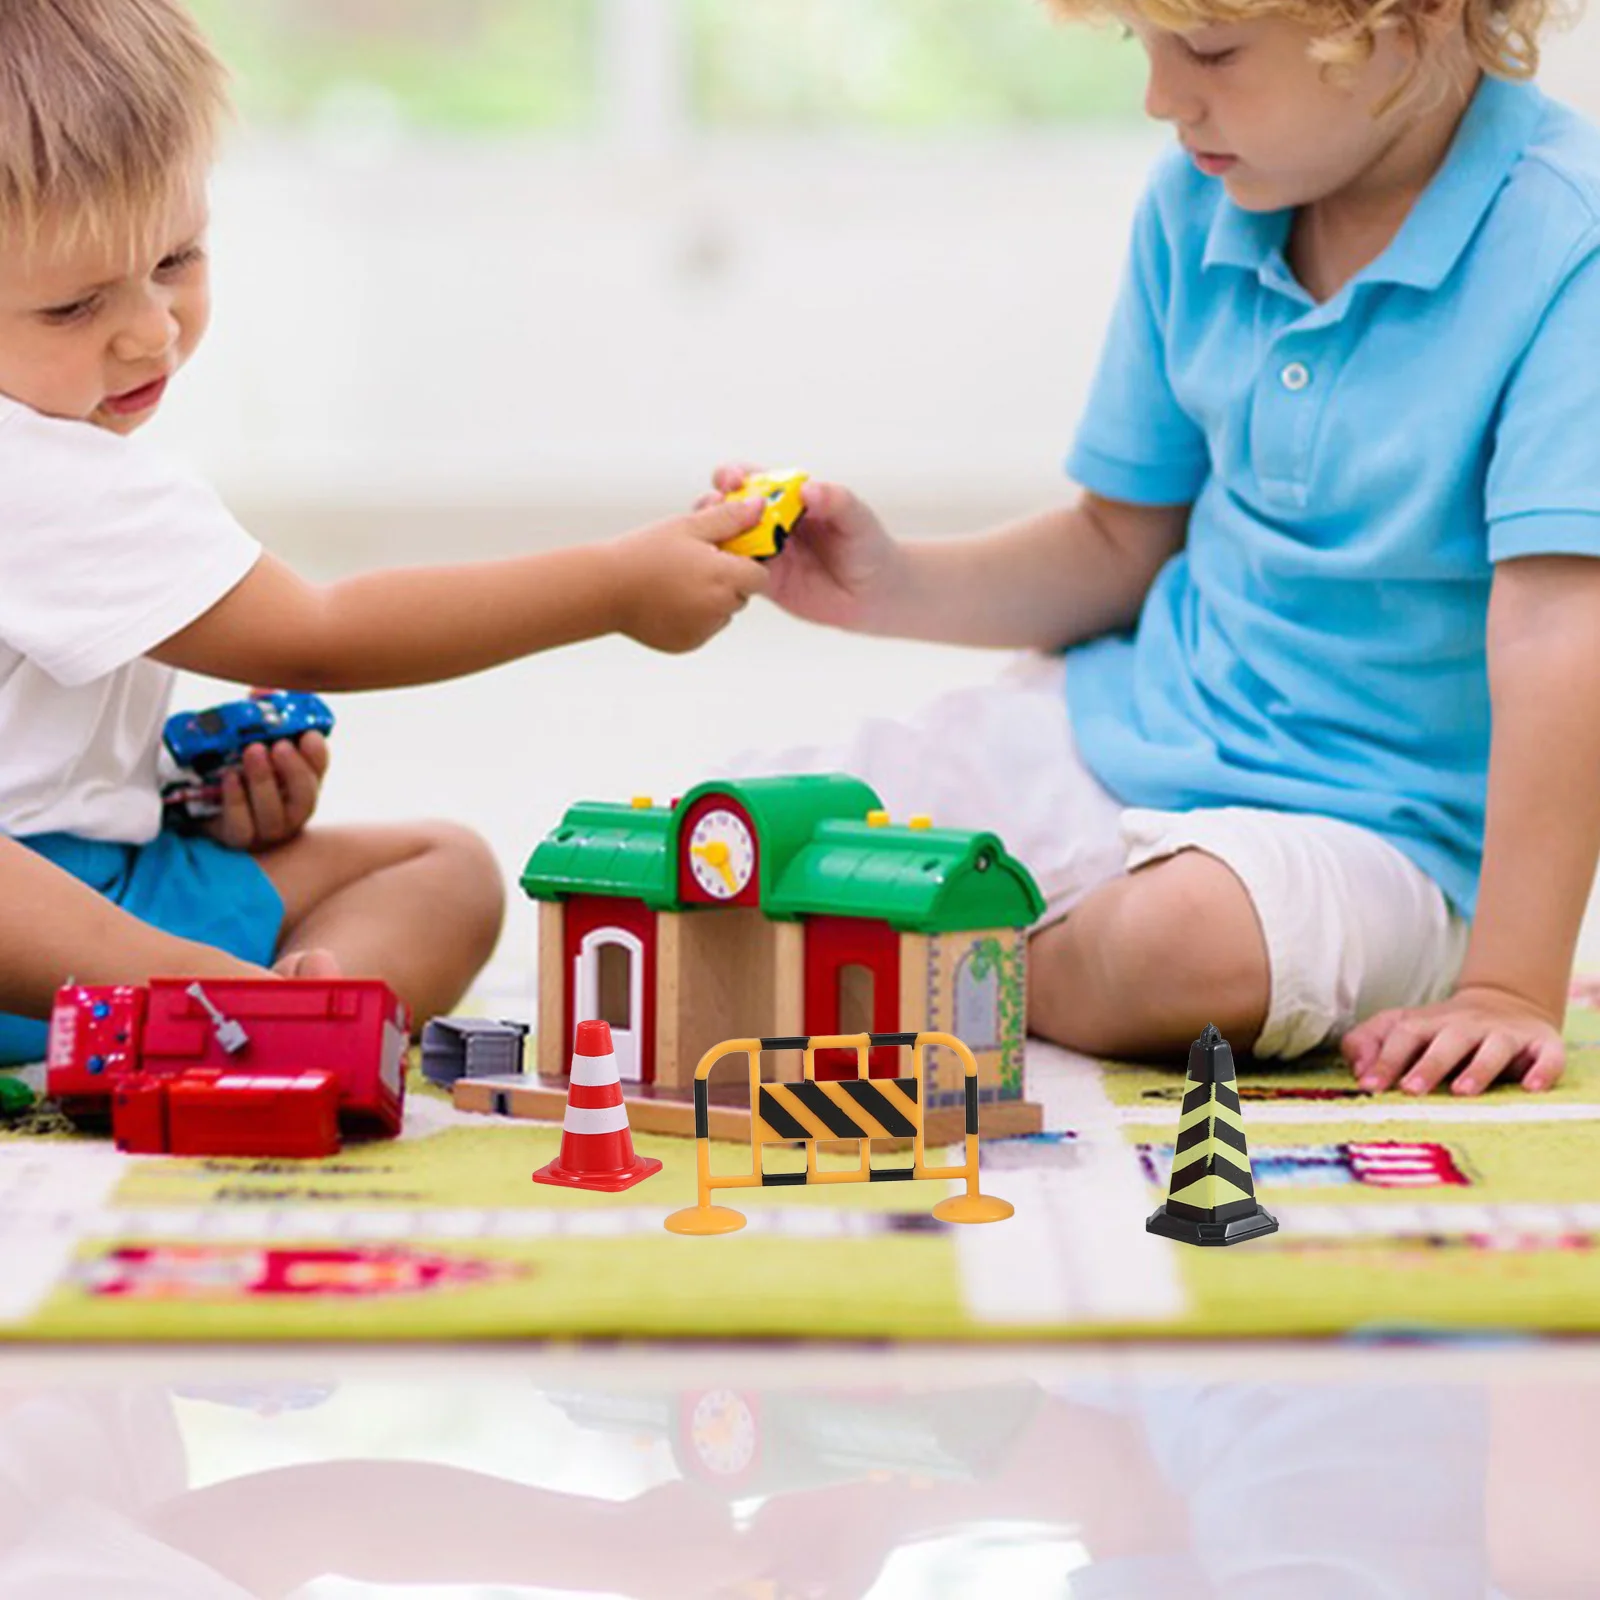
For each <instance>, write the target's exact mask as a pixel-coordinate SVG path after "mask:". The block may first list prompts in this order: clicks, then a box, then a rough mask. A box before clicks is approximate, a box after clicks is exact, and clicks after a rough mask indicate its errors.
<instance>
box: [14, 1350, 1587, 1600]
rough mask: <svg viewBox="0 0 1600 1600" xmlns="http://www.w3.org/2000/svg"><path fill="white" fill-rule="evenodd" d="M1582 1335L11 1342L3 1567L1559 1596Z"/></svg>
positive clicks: (1581, 1541) (1582, 1409)
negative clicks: (1455, 1340) (1048, 1344)
mask: <svg viewBox="0 0 1600 1600" xmlns="http://www.w3.org/2000/svg"><path fill="white" fill-rule="evenodd" d="M1597 1493H1600V1354H1597V1353H1596V1352H1595V1351H1593V1350H1591V1349H1589V1348H1588V1347H1578V1346H1571V1345H1567V1346H1532V1345H1529V1346H1517V1347H1502V1348H1498V1349H1476V1350H1469V1349H1465V1348H1461V1347H1453V1348H1437V1349H1377V1348H1365V1349H1357V1348H1340V1349H1305V1348H1288V1347H1276V1348H1275V1347H1265V1346H1263V1347H1256V1348H1249V1349H1234V1350H1231V1351H1221V1350H1218V1349H1216V1348H1213V1347H1197V1348H1194V1349H1179V1348H1173V1347H1167V1348H1164V1349H1156V1348H1145V1349H1142V1350H1121V1351H1106V1352H1094V1351H1083V1352H1075V1353H1072V1354H1063V1353H1059V1352H1036V1353H1032V1354H1029V1353H1005V1354H1000V1353H993V1352H988V1353H986V1352H978V1351H972V1352H959V1353H958V1352H923V1353H918V1354H914V1355H913V1354H908V1353H903V1352H895V1353H890V1352H872V1351H848V1350H841V1351H833V1352H827V1353H822V1352H817V1353H809V1352H806V1351H802V1350H799V1349H794V1350H760V1349H749V1348H747V1349H734V1350H707V1349H678V1350H665V1351H659V1352H649V1351H630V1350H607V1351H593V1352H583V1351H568V1352H551V1351H526V1352H519V1351H511V1350H501V1351H480V1352H478V1353H468V1352H464V1351H435V1352H424V1353H419V1352H411V1353H407V1354H387V1355H385V1354H377V1353H374V1354H372V1355H366V1356H364V1355H362V1354H360V1353H359V1352H339V1353H327V1354H322V1353H317V1352H306V1353H301V1354H295V1355H293V1356H288V1355H279V1354H274V1353H271V1352H262V1353H260V1354H255V1355H251V1354H244V1353H240V1354H229V1355H224V1354H213V1355H206V1354H197V1353H185V1354H172V1355H170V1356H166V1355H133V1354H127V1355H119V1354H104V1353H100V1354H91V1353H79V1354H77V1355H76V1356H64V1355H56V1356H48V1357H47V1356H37V1357H36V1356H33V1355H30V1354H28V1353H26V1352H13V1353H11V1354H9V1355H7V1356H6V1357H5V1358H4V1359H3V1360H0V1596H3V1597H5V1600H13V1597H18V1600H20V1597H30V1600H31V1597H34V1596H63V1597H68V1596H70V1597H72V1600H122V1597H144V1596H149V1597H158V1596H159V1597H163V1600H166V1597H181V1600H187V1597H191V1596H192V1597H195V1600H200V1597H217V1600H223V1597H234V1600H236V1597H240V1596H291V1595H292V1596H298V1597H305V1600H367V1597H374V1596H391V1595H392V1596H397V1597H398V1596H402V1595H404V1596H421V1597H425V1600H468V1597H474V1600H480V1597H481V1600H534V1597H545V1596H558V1595H585V1596H607V1597H609V1596H629V1597H640V1600H645V1597H649V1600H667V1597H672V1600H786V1597H793V1600H801V1597H805V1600H824V1597H827V1600H868V1597H870V1600H922V1597H926V1600H967V1597H972V1600H991V1597H993V1600H1002V1597H1003V1600H1036V1597H1038V1600H1042V1597H1045V1596H1050V1597H1072V1600H1097V1597H1112V1596H1115V1597H1119V1600H1144V1597H1150V1600H1157V1597H1159V1600H1178V1597H1203V1596H1213V1595H1215V1596H1218V1597H1222V1596H1226V1597H1228V1600H1240V1597H1257V1596H1259V1597H1261V1600H1299V1597H1302V1596H1304V1597H1307V1600H1335V1597H1337V1600H1344V1597H1349V1600H1358V1597H1372V1600H1378V1597H1384V1600H1468V1597H1472V1600H1477V1597H1485V1596H1504V1597H1507V1600H1579V1597H1583V1596H1593V1595H1596V1594H1600V1537H1597V1524H1596V1517H1595V1514H1594V1506H1595V1504H1596V1497H1597Z"/></svg>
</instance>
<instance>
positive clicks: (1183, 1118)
mask: <svg viewBox="0 0 1600 1600" xmlns="http://www.w3.org/2000/svg"><path fill="white" fill-rule="evenodd" d="M1145 1227H1146V1228H1148V1229H1149V1230H1150V1232H1151V1233H1159V1234H1161V1235H1163V1236H1164V1237H1165V1238H1168V1239H1178V1240H1180V1241H1182V1243H1184V1244H1238V1243H1239V1242H1240V1240H1242V1239H1253V1238H1255V1237H1256V1235H1257V1234H1262V1233H1276V1232H1277V1231H1278V1219H1277V1218H1276V1217H1274V1216H1273V1215H1272V1214H1271V1213H1270V1212H1268V1211H1264V1210H1263V1209H1262V1207H1261V1203H1260V1202H1259V1201H1258V1200H1257V1199H1256V1186H1255V1180H1254V1179H1253V1178H1252V1177H1251V1176H1250V1147H1249V1146H1248V1145H1247V1144H1246V1143H1245V1137H1244V1115H1243V1113H1242V1112H1241V1111H1240V1108H1239V1089H1238V1084H1237V1081H1236V1080H1235V1078H1234V1072H1233V1051H1232V1050H1230V1049H1229V1048H1228V1041H1227V1040H1226V1039H1224V1038H1223V1037H1222V1035H1221V1034H1220V1033H1218V1032H1217V1030H1216V1028H1215V1027H1214V1026H1208V1027H1207V1028H1206V1031H1205V1032H1204V1033H1202V1034H1201V1035H1200V1037H1199V1038H1198V1039H1196V1040H1195V1042H1194V1043H1193V1044H1192V1045H1190V1046H1189V1076H1188V1079H1187V1081H1186V1082H1185V1083H1184V1086H1183V1110H1182V1112H1181V1113H1180V1114H1179V1117H1178V1142H1177V1145H1176V1147H1175V1148H1174V1149H1173V1152H1172V1177H1171V1179H1170V1180H1169V1182H1168V1184H1167V1203H1166V1204H1165V1205H1164V1206H1162V1207H1161V1208H1160V1209H1159V1210H1157V1211H1154V1212H1152V1213H1151V1215H1150V1220H1149V1221H1148V1222H1147V1223H1145Z"/></svg>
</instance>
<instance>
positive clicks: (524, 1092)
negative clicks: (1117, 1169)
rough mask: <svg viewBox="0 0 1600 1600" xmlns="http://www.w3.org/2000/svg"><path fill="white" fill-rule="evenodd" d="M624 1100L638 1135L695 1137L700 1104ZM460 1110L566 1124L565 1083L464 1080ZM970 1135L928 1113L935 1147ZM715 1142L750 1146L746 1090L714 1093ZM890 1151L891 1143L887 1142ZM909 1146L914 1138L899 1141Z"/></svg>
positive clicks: (639, 1091)
mask: <svg viewBox="0 0 1600 1600" xmlns="http://www.w3.org/2000/svg"><path fill="white" fill-rule="evenodd" d="M622 1098H623V1099H624V1101H626V1103H627V1107H628V1126H629V1128H631V1129H632V1131H633V1132H634V1133H665V1134H671V1135H675V1136H676V1137H678V1138H682V1139H692V1138H693V1137H694V1101H693V1100H692V1099H686V1098H684V1097H683V1096H680V1095H676V1094H672V1093H669V1092H668V1091H666V1090H663V1089H657V1088H655V1087H654V1086H653V1085H651V1084H643V1083H625V1084H624V1085H623V1086H622ZM454 1099H455V1105H456V1110H458V1111H482V1112H488V1113H490V1114H491V1115H494V1116H501V1117H517V1118H521V1119H522V1120H524V1121H529V1122H560V1121H561V1119H562V1118H563V1117H564V1116H565V1115H566V1110H567V1085H566V1080H565V1079H564V1078H557V1079H549V1078H538V1077H534V1076H533V1075H531V1074H525V1075H523V1076H521V1077H512V1078H461V1079H458V1080H457V1082H456V1086H455V1091H454ZM978 1126H979V1128H980V1129H981V1131H982V1133H983V1136H984V1137H985V1138H988V1139H1004V1138H1010V1137H1013V1136H1015V1135H1017V1134H1023V1133H1038V1132H1040V1131H1041V1130H1042V1129H1043V1127H1044V1110H1043V1108H1042V1107H1041V1106H1037V1105H1035V1104H1034V1103H1033V1102H1032V1101H1031V1100H1006V1101H995V1102H991V1103H990V1104H988V1105H985V1106H983V1107H982V1108H981V1109H980V1110H979V1112H978ZM965 1131H966V1114H965V1112H964V1111H963V1110H962V1108H961V1107H960V1106H948V1107H942V1108H940V1109H938V1110H935V1111H931V1112H930V1113H929V1114H928V1120H927V1126H926V1128H925V1130H924V1139H925V1142H926V1143H927V1144H929V1145H944V1144H955V1143H957V1142H958V1141H959V1140H960V1139H961V1137H962V1136H963V1134H964V1133H965ZM711 1137H712V1138H713V1139H721V1140H726V1141H727V1142H728V1143H730V1144H749V1142H750V1104H749V1096H748V1094H747V1093H746V1092H745V1090H744V1087H743V1085H738V1086H731V1085H730V1086H729V1088H728V1089H725V1090H723V1091H722V1092H721V1093H719V1092H718V1088H717V1086H716V1085H715V1084H713V1085H712V1089H711ZM884 1143H885V1147H886V1148H887V1147H888V1144H889V1143H890V1141H884ZM893 1143H894V1144H895V1145H897V1146H907V1147H909V1145H910V1143H911V1141H910V1140H909V1139H902V1140H895V1141H893Z"/></svg>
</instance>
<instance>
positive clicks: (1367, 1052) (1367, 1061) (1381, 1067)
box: [1342, 1011, 1411, 1092]
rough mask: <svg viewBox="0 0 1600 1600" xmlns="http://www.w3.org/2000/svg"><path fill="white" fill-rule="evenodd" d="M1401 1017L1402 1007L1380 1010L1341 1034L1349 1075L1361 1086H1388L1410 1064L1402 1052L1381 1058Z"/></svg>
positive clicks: (1375, 1088)
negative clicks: (1343, 1036)
mask: <svg viewBox="0 0 1600 1600" xmlns="http://www.w3.org/2000/svg"><path fill="white" fill-rule="evenodd" d="M1405 1020H1406V1014H1405V1012H1403V1011H1382V1012H1379V1014H1378V1015H1377V1016H1375V1017H1369V1018H1368V1019H1367V1020H1366V1021H1365V1022H1363V1023H1362V1024H1361V1026H1360V1027H1359V1028H1352V1029H1351V1031H1350V1032H1349V1033H1347V1034H1346V1035H1345V1038H1344V1043H1343V1046H1342V1048H1343V1051H1344V1058H1345V1060H1346V1061H1347V1062H1348V1063H1349V1064H1350V1072H1351V1075H1352V1076H1353V1077H1354V1078H1355V1079H1356V1081H1357V1083H1359V1084H1360V1085H1361V1087H1362V1088H1363V1089H1370V1090H1372V1091H1374V1092H1381V1091H1382V1090H1385V1089H1389V1088H1392V1087H1393V1085H1394V1081H1395V1079H1396V1078H1398V1077H1399V1076H1400V1074H1401V1073H1402V1072H1404V1071H1405V1069H1406V1067H1407V1066H1409V1065H1410V1061H1411V1058H1410V1056H1409V1055H1406V1054H1404V1053H1400V1054H1398V1055H1396V1056H1395V1057H1393V1058H1392V1059H1390V1060H1388V1061H1385V1059H1384V1051H1385V1049H1387V1048H1388V1046H1389V1043H1390V1041H1391V1040H1392V1039H1393V1038H1394V1035H1395V1031H1396V1029H1398V1028H1400V1027H1401V1026H1402V1025H1403V1024H1404V1023H1405Z"/></svg>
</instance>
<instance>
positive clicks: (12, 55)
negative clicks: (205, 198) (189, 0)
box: [0, 0, 228, 250]
mask: <svg viewBox="0 0 1600 1600" xmlns="http://www.w3.org/2000/svg"><path fill="white" fill-rule="evenodd" d="M227 103H228V102H227V73H226V71H225V69H224V68H223V66H222V64H221V62H219V61H218V60H217V57H216V56H215V55H214V54H213V52H212V50H211V47H210V45H209V44H208V43H207V42H206V39H205V36H204V35H203V34H202V33H201V31H200V29H199V27H198V26H197V25H196V23H195V21H194V19H193V18H192V17H191V16H190V15H189V13H188V12H187V11H186V10H185V9H184V7H183V5H182V3H181V0H0V249H4V250H13V249H19V250H27V249H29V248H31V247H32V246H33V244H34V242H35V241H36V240H37V238H38V235H39V232H40V229H41V228H42V226H43V225H44V224H45V223H46V221H47V220H48V222H49V224H50V226H51V229H52V233H53V235H54V237H55V238H56V239H57V241H58V242H59V243H61V244H63V245H69V246H70V245H71V244H72V243H74V242H77V241H80V240H83V239H92V240H95V241H96V242H102V243H103V242H107V241H112V240H114V241H117V242H118V243H120V244H123V245H126V246H127V247H128V248H137V247H138V246H139V245H141V244H144V243H147V242H148V239H149V236H150V235H151V233H152V230H154V229H156V228H158V227H159V226H160V225H161V219H162V215H163V213H164V211H165V210H166V208H167V207H168V205H169V204H170V203H171V201H172V200H173V198H174V196H175V194H176V193H177V192H178V191H179V189H180V188H181V186H182V185H184V184H185V183H187V182H191V181H192V179H193V176H194V174H195V172H196V170H197V168H199V167H201V166H202V165H203V164H204V163H208V162H209V160H210V158H211V156H212V154H213V153H214V150H215V145H216V139H217V135H218V131H219V129H220V126H221V123H222V120H223V118H224V116H225V114H226V111H227Z"/></svg>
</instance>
